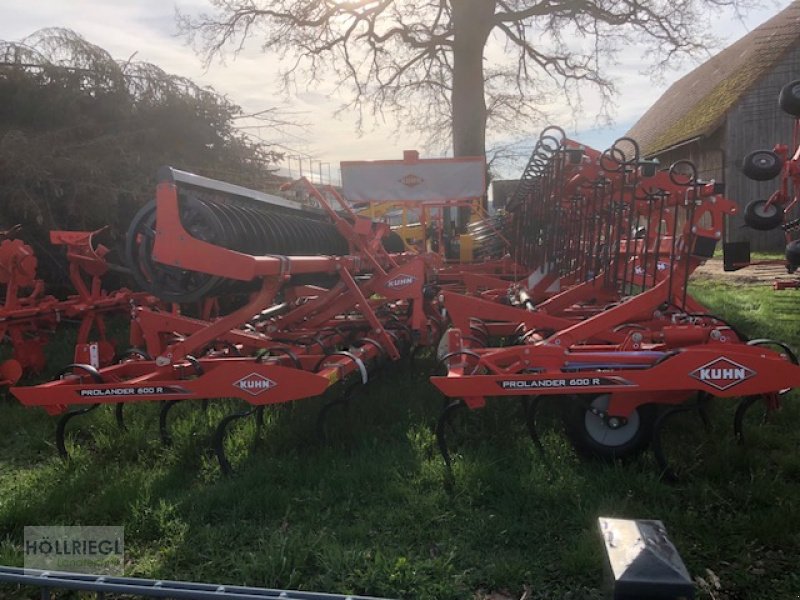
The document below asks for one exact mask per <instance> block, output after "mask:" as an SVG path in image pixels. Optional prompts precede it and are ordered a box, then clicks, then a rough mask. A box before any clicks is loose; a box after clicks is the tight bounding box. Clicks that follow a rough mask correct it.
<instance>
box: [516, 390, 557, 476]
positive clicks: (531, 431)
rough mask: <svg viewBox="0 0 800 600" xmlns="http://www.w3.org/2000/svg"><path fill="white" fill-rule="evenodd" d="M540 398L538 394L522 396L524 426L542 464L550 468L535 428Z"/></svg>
mask: <svg viewBox="0 0 800 600" xmlns="http://www.w3.org/2000/svg"><path fill="white" fill-rule="evenodd" d="M540 399H541V398H540V397H539V396H524V397H523V398H522V411H523V415H524V417H525V426H526V428H527V430H528V435H529V436H530V437H531V441H532V442H533V446H534V447H535V448H536V451H537V452H538V453H539V456H540V457H541V459H542V462H543V463H544V465H545V466H546V467H547V468H548V469H551V470H552V467H551V465H550V460H549V458H548V457H547V452H546V451H545V449H544V445H543V444H542V439H541V437H539V431H538V430H537V429H536V412H537V411H538V409H539V404H540Z"/></svg>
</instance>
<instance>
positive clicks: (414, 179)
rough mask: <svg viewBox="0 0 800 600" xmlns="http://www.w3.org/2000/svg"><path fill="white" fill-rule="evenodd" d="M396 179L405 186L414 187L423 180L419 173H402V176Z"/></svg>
mask: <svg viewBox="0 0 800 600" xmlns="http://www.w3.org/2000/svg"><path fill="white" fill-rule="evenodd" d="M398 181H399V182H400V183H402V184H403V185H405V186H407V187H416V186H418V185H419V184H420V183H422V182H423V181H425V180H424V179H423V178H422V177H420V176H419V175H414V174H413V173H409V174H408V175H404V176H403V177H401V178H400V179H398Z"/></svg>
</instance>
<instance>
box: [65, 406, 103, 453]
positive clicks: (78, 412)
mask: <svg viewBox="0 0 800 600" xmlns="http://www.w3.org/2000/svg"><path fill="white" fill-rule="evenodd" d="M98 406H100V405H99V404H92V405H91V406H89V407H87V408H79V409H77V410H71V411H69V412H66V413H64V414H63V415H61V417H60V418H59V419H58V424H57V425H56V448H58V455H59V456H60V457H61V458H63V459H64V460H67V459H69V452H68V451H67V444H66V440H65V437H66V429H67V423H69V422H70V421H71V420H72V419H73V418H75V417H79V416H81V415H85V414H87V413H90V412H92V411H93V410H94V409H96V408H97V407H98Z"/></svg>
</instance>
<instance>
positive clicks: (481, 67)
mask: <svg viewBox="0 0 800 600" xmlns="http://www.w3.org/2000/svg"><path fill="white" fill-rule="evenodd" d="M209 1H210V3H211V6H212V7H213V11H212V12H211V13H209V14H203V15H200V16H197V17H193V16H190V15H182V16H181V17H180V24H181V28H182V30H183V31H184V33H186V34H187V35H189V36H190V37H192V39H194V40H195V41H196V42H197V43H198V45H199V47H200V48H201V49H202V51H203V52H204V53H205V55H206V57H207V58H208V59H211V58H213V57H215V56H217V55H219V54H220V53H222V52H223V51H225V49H226V48H229V47H230V45H231V44H233V47H234V48H241V47H242V45H243V44H244V43H245V41H246V40H247V39H248V38H255V39H257V40H258V41H259V42H260V43H261V44H262V47H263V49H264V50H265V51H273V52H277V53H279V55H280V56H282V57H283V58H284V59H285V61H286V62H285V63H284V64H285V65H286V66H285V67H284V69H283V71H282V73H281V75H282V78H283V83H284V85H286V86H288V87H292V86H295V85H298V84H300V85H302V84H304V83H306V84H310V85H313V83H314V82H315V81H318V80H319V79H320V78H321V77H323V76H327V77H333V79H334V80H335V82H336V84H337V85H338V86H339V87H341V88H347V89H348V90H349V92H350V94H351V96H350V99H351V102H350V106H351V107H352V108H354V109H356V110H358V111H359V114H360V113H361V111H362V110H364V109H365V108H369V109H371V110H373V111H375V112H376V113H382V114H385V113H387V112H388V113H391V114H393V115H394V116H395V117H396V118H397V120H398V121H399V122H401V123H402V124H403V126H404V127H406V128H407V129H411V130H416V131H421V132H424V133H425V135H426V136H427V138H428V141H429V142H433V143H441V142H442V141H443V140H444V139H448V140H451V141H452V146H451V147H452V151H453V153H454V155H456V156H464V155H471V154H473V155H480V154H483V153H484V150H485V133H486V129H487V124H488V127H489V128H490V130H491V131H492V132H493V133H494V134H502V133H508V132H512V133H519V132H520V130H522V131H530V130H531V128H533V127H535V126H537V125H540V124H541V123H542V121H543V120H544V119H545V118H546V117H547V115H548V113H549V112H550V110H552V108H553V106H554V105H559V104H562V105H563V104H564V103H565V102H566V103H568V104H570V105H571V107H572V108H573V110H576V111H577V110H581V106H580V100H579V98H580V95H579V94H578V92H579V91H580V89H582V88H584V87H585V86H589V87H590V88H593V89H594V90H595V91H596V92H598V94H597V98H598V100H597V102H596V103H595V105H592V106H591V107H589V108H588V109H587V111H588V112H590V113H591V114H594V115H598V114H599V115H603V114H607V109H608V106H609V101H610V99H611V98H612V95H613V93H614V91H615V90H614V82H613V81H612V79H611V78H610V77H609V75H608V69H607V68H608V65H609V62H610V61H613V60H614V59H615V58H617V57H618V56H619V54H620V52H633V53H635V55H636V57H637V58H639V59H640V61H641V64H642V66H643V67H644V66H645V65H647V66H649V67H651V68H652V69H655V70H658V69H659V68H662V67H664V66H665V65H667V64H668V63H669V62H670V61H672V60H674V59H676V58H680V57H681V56H687V55H696V54H698V53H699V52H701V51H703V50H704V49H705V48H706V47H707V46H708V45H709V43H710V42H712V41H713V38H712V37H711V36H709V33H708V19H707V18H704V17H707V16H708V11H709V10H713V9H719V8H721V7H735V8H744V7H746V6H747V5H750V4H753V3H754V2H752V0H423V1H419V2H418V1H415V0H322V1H319V0H209Z"/></svg>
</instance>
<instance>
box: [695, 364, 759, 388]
mask: <svg viewBox="0 0 800 600" xmlns="http://www.w3.org/2000/svg"><path fill="white" fill-rule="evenodd" d="M755 374H756V372H755V371H753V370H752V369H748V368H747V367H745V366H743V365H740V364H739V363H735V362H733V361H732V360H728V359H727V358H724V357H722V356H720V357H719V358H716V359H714V360H712V361H711V362H710V363H708V364H705V365H703V366H702V367H698V368H697V369H695V370H694V371H692V372H691V373H689V375H690V376H691V377H694V378H695V379H697V380H698V381H702V382H703V383H705V384H706V385H710V386H711V387H713V388H715V389H718V390H720V391H724V390H727V389H730V388H732V387H733V386H735V385H738V384H740V383H742V382H743V381H746V380H748V379H750V378H751V377H754V376H755Z"/></svg>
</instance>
